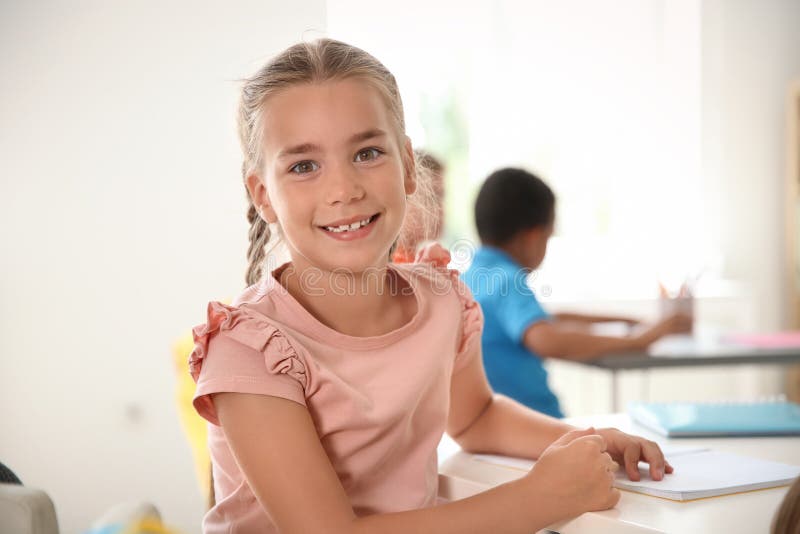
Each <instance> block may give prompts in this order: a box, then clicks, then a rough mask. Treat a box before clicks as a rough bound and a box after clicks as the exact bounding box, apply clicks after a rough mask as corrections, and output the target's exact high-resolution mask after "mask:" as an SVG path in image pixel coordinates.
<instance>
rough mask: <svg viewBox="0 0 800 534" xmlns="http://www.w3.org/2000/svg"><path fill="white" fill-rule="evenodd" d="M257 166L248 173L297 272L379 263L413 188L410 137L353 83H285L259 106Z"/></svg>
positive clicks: (369, 92)
mask: <svg viewBox="0 0 800 534" xmlns="http://www.w3.org/2000/svg"><path fill="white" fill-rule="evenodd" d="M263 113H264V114H263V126H264V145H263V156H264V169H263V171H262V175H261V176H250V177H248V178H247V186H248V189H249V191H250V194H251V198H252V199H253V202H254V203H255V205H256V207H260V208H262V210H261V213H262V214H263V217H264V218H265V219H266V220H267V221H268V222H278V223H279V225H280V227H281V230H282V231H283V237H284V239H285V241H286V244H287V246H288V248H289V252H290V253H291V256H292V261H293V263H294V264H295V266H296V267H298V268H307V267H311V266H314V267H318V268H321V269H323V270H326V271H331V270H334V269H347V270H350V271H352V272H354V273H358V272H363V271H364V270H365V269H368V268H370V267H378V268H381V267H383V266H384V265H385V264H386V261H387V257H388V254H389V249H390V247H391V245H392V243H393V242H394V241H395V239H396V238H397V235H398V233H399V232H400V227H401V226H402V224H403V218H404V216H405V210H406V195H408V194H411V193H412V192H413V191H414V188H415V183H414V174H413V170H411V169H413V166H412V167H410V168H409V167H407V166H406V165H404V156H405V157H406V158H408V159H406V160H405V161H407V162H410V163H411V165H413V153H412V152H411V143H410V142H409V141H408V139H407V138H405V139H404V140H403V142H402V143H401V142H398V139H397V137H398V136H397V135H396V134H395V128H394V124H393V123H392V121H391V118H390V116H389V111H388V109H387V108H386V105H385V104H384V102H383V100H382V99H381V96H380V94H379V93H378V92H377V90H375V89H374V88H373V87H372V86H371V85H369V84H368V83H366V82H364V81H362V80H359V79H354V78H351V79H344V80H338V81H329V82H324V83H320V84H303V85H297V86H293V87H290V88H288V89H286V90H284V91H281V92H280V93H278V94H276V95H273V96H271V97H270V98H269V99H268V100H267V101H266V103H265V104H264V111H263Z"/></svg>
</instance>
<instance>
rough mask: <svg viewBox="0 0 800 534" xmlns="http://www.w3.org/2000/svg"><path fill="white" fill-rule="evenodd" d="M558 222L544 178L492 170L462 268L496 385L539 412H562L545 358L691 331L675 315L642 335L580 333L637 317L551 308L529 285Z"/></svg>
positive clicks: (635, 346)
mask: <svg viewBox="0 0 800 534" xmlns="http://www.w3.org/2000/svg"><path fill="white" fill-rule="evenodd" d="M554 221H555V195H554V194H553V192H552V191H551V189H550V188H549V187H548V186H547V184H545V183H544V182H543V181H542V180H540V179H539V178H537V177H536V176H534V175H532V174H530V173H529V172H526V171H524V170H521V169H512V168H507V169H502V170H499V171H496V172H494V173H492V174H491V175H490V176H489V177H488V178H487V179H486V181H485V182H484V184H483V186H482V187H481V189H480V192H479V193H478V197H477V200H476V201H475V224H476V226H477V229H478V236H479V237H480V240H481V244H482V246H481V247H480V248H479V249H478V251H477V252H476V254H475V257H474V259H473V262H472V265H471V266H470V268H469V269H468V270H467V272H466V273H464V281H465V282H466V284H467V285H468V286H469V288H470V289H471V290H472V293H473V294H474V295H475V300H477V301H478V303H480V305H481V308H482V310H483V315H484V321H485V323H484V332H483V337H482V339H481V344H482V348H483V354H484V367H485V369H486V375H487V378H488V379H489V384H490V385H491V386H492V389H494V391H496V392H498V393H503V394H505V395H508V396H510V397H512V398H514V399H516V400H518V401H519V402H521V403H523V404H525V405H526V406H528V407H530V408H533V409H534V410H538V411H540V412H543V413H546V414H548V415H552V416H553V417H563V413H562V411H561V407H560V406H559V402H558V399H557V398H556V396H555V395H554V394H553V392H552V391H551V390H550V387H549V386H548V384H547V371H546V370H545V369H544V367H543V366H542V358H562V359H566V360H577V361H580V360H589V359H592V358H596V357H598V356H601V355H603V354H608V353H612V352H614V353H616V352H622V351H631V350H644V349H645V348H646V347H647V346H648V345H650V344H651V343H652V342H653V341H655V340H656V339H658V338H660V337H661V336H663V335H665V334H670V333H675V332H685V331H687V330H688V329H689V328H690V326H691V320H690V319H689V318H688V317H686V316H685V315H680V314H676V315H671V316H669V317H667V318H666V319H664V320H662V321H661V322H658V323H656V324H655V325H653V326H651V327H650V328H647V329H646V330H644V331H643V332H642V333H640V334H638V335H634V336H629V337H610V336H598V335H592V334H590V333H587V332H581V331H577V330H576V329H575V328H574V325H575V324H576V323H577V324H584V325H588V324H591V323H595V322H605V321H624V322H627V323H628V324H636V323H637V321H636V320H633V319H629V318H625V317H612V316H591V315H583V314H575V313H569V314H566V313H562V314H559V313H557V314H553V315H551V314H549V313H547V312H546V311H545V310H544V309H543V308H542V306H541V305H540V304H539V301H538V300H537V299H536V296H535V295H534V293H533V291H531V289H530V288H529V287H528V284H527V277H528V274H529V273H530V272H531V271H532V270H534V269H536V268H537V267H538V266H539V265H540V264H541V263H542V260H543V259H544V256H545V252H546V251H547V242H548V240H549V239H550V236H551V235H552V233H553V223H554Z"/></svg>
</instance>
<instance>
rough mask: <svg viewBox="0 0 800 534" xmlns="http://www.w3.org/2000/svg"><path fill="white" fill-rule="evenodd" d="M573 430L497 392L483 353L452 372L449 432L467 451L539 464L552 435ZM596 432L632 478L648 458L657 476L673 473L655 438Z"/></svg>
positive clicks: (610, 430)
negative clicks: (535, 460) (496, 393)
mask: <svg viewBox="0 0 800 534" xmlns="http://www.w3.org/2000/svg"><path fill="white" fill-rule="evenodd" d="M574 432H576V430H575V429H574V427H571V426H570V425H568V424H566V423H564V422H562V421H560V420H558V419H554V418H552V417H549V416H547V415H544V414H541V413H539V412H536V411H534V410H531V409H529V408H527V407H526V406H523V405H522V404H520V403H518V402H516V401H514V400H511V399H509V398H507V397H503V396H501V395H493V394H492V390H491V388H490V386H489V383H488V382H487V380H486V374H485V372H484V370H483V358H482V357H481V354H478V355H477V357H473V358H472V360H471V361H470V363H468V364H467V366H466V367H464V369H462V370H461V371H459V372H458V373H456V374H454V375H453V379H452V384H451V391H450V414H449V417H448V424H447V433H448V434H450V436H452V437H453V439H454V440H455V441H456V443H458V444H459V445H460V446H461V447H462V448H463V449H464V450H466V451H468V452H476V453H477V452H482V453H491V454H503V455H506V456H516V457H520V458H533V459H539V462H537V464H536V465H537V466H538V465H539V463H540V462H541V459H542V456H541V455H542V454H547V452H548V451H549V450H550V449H549V448H548V447H550V448H552V444H553V442H554V441H557V440H558V439H563V436H565V435H569V434H572V433H574ZM597 434H599V435H600V436H602V437H603V439H604V443H605V448H604V449H603V450H607V452H608V454H609V455H610V456H611V458H613V459H614V460H615V461H616V462H618V463H620V464H624V466H625V471H626V473H627V474H628V477H629V478H630V479H631V480H639V479H640V474H639V467H638V466H639V462H640V461H643V462H648V463H649V464H650V476H651V477H652V478H653V480H661V479H662V478H663V476H664V473H672V466H670V465H669V463H667V462H666V461H665V460H664V454H663V453H662V452H661V449H660V448H659V446H658V445H657V444H656V443H655V442H653V441H650V440H647V439H644V438H641V437H639V436H632V435H630V434H626V433H624V432H621V431H619V430H617V429H615V428H602V429H599V430H597ZM535 470H536V468H535V467H534V471H535ZM566 480H569V479H568V478H567V479H566ZM548 483H551V484H552V483H553V481H549V482H548Z"/></svg>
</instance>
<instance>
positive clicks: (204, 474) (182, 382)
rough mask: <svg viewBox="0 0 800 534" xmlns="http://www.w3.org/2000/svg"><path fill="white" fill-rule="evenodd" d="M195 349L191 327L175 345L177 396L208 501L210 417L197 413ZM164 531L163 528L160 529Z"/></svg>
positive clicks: (173, 353)
mask: <svg viewBox="0 0 800 534" xmlns="http://www.w3.org/2000/svg"><path fill="white" fill-rule="evenodd" d="M192 350H194V339H193V338H192V333H191V331H189V332H188V333H186V334H185V335H183V336H181V338H180V339H178V341H176V342H175V344H174V345H173V349H172V355H173V360H174V363H175V372H176V374H177V385H176V392H175V393H176V394H175V400H176V402H177V405H178V417H179V419H180V422H181V427H183V432H184V434H186V439H187V440H188V441H189V445H190V446H191V448H192V454H193V455H194V466H195V471H196V474H197V482H198V483H199V484H200V491H201V493H202V495H203V497H204V498H205V500H206V502H211V500H210V499H211V497H212V496H211V495H210V492H211V456H210V455H209V452H208V428H207V427H206V424H207V423H206V420H205V419H203V418H202V417H200V416H199V415H197V412H196V411H195V409H194V406H192V398H193V397H194V391H195V383H194V380H192V377H191V376H190V375H189V355H190V354H191V353H192ZM159 532H160V531H159Z"/></svg>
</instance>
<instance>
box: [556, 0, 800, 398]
mask: <svg viewBox="0 0 800 534" xmlns="http://www.w3.org/2000/svg"><path fill="white" fill-rule="evenodd" d="M700 8H701V10H702V11H701V13H702V14H701V19H702V29H701V40H702V60H701V71H702V77H701V79H702V123H701V124H702V127H701V128H702V135H701V137H702V167H703V173H702V179H701V181H702V187H703V195H702V198H703V205H704V210H705V217H704V220H705V225H704V228H700V229H698V231H701V232H704V233H705V234H706V235H705V236H704V238H703V240H705V241H709V242H712V243H718V244H719V246H720V249H721V252H722V256H723V258H724V265H723V266H722V272H721V274H722V276H724V277H725V278H729V279H735V280H738V281H740V282H741V284H742V286H743V287H746V288H747V289H746V292H745V294H743V295H742V296H741V297H742V298H736V299H733V298H732V299H721V300H720V299H712V300H709V301H707V302H705V303H703V304H702V306H703V307H704V313H702V314H701V315H704V316H705V318H707V319H710V320H711V322H712V323H715V324H718V325H720V326H726V327H729V328H733V329H744V330H750V331H754V330H764V331H770V330H778V329H780V328H788V327H789V326H790V325H789V324H788V322H787V321H788V318H787V316H786V310H787V307H788V304H787V301H786V299H787V298H788V295H787V285H786V284H787V281H786V280H785V278H784V277H785V272H784V262H785V259H784V250H783V243H784V242H785V240H784V235H783V232H784V231H785V230H784V214H783V209H784V202H783V195H784V183H785V173H786V168H785V165H786V161H787V159H786V149H787V148H786V147H787V143H786V135H787V133H786V113H787V110H786V104H787V92H788V89H789V85H790V83H791V82H792V80H798V79H800V32H798V28H800V2H798V1H797V0H769V1H759V0H703V1H702V2H701V3H700ZM680 215H681V214H680V212H678V211H677V210H676V213H675V216H676V217H679V216H680ZM608 304H611V305H612V306H613V305H614V303H608ZM651 309H652V308H651ZM621 311H624V310H621ZM630 311H631V312H633V311H635V310H630ZM642 311H644V310H642ZM551 371H552V377H553V380H552V381H553V386H554V388H555V389H556V390H557V391H559V392H560V393H562V398H563V399H564V400H565V405H566V407H567V411H568V413H572V414H576V413H578V414H580V413H598V412H604V411H606V410H608V408H609V404H608V398H609V396H608V390H607V388H608V386H609V378H608V375H607V373H604V372H600V371H592V370H587V369H585V368H584V367H577V366H575V365H573V364H566V363H561V362H554V363H553V364H552V365H551ZM785 371H786V368H785V367H779V366H744V367H741V366H731V367H711V368H691V369H689V370H684V369H676V370H657V371H652V372H650V373H643V372H628V373H623V375H622V380H621V394H622V400H623V404H624V401H627V400H632V399H636V398H642V397H643V396H646V397H647V398H650V399H652V400H678V399H687V400H705V399H719V398H731V399H733V398H740V399H748V398H754V397H759V396H769V395H774V394H779V393H782V392H783V390H784V387H785V386H784V375H785ZM677 384H680V387H679V388H678V387H676V385H677Z"/></svg>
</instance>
